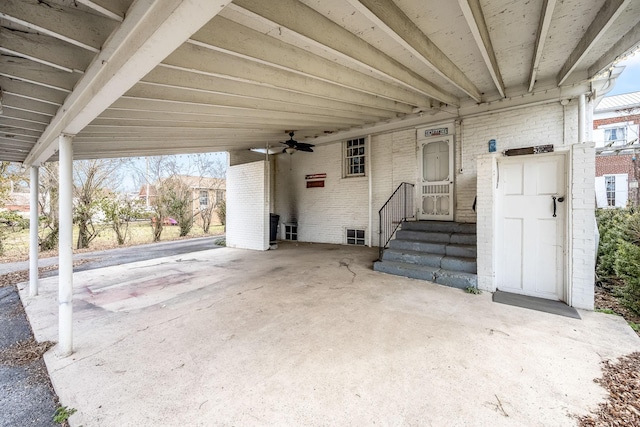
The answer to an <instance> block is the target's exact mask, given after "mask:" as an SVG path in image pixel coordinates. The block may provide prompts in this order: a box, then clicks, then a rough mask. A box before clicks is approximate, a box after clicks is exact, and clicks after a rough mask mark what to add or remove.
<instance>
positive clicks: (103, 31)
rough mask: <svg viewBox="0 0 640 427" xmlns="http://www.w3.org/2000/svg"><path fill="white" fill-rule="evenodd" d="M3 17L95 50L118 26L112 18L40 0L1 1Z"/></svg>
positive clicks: (0, 12)
mask: <svg viewBox="0 0 640 427" xmlns="http://www.w3.org/2000/svg"><path fill="white" fill-rule="evenodd" d="M0 18H4V19H6V20H8V21H11V22H15V23H16V24H20V25H22V26H25V27H27V28H30V29H32V30H35V31H38V32H39V33H41V34H45V35H47V36H50V37H54V38H56V39H59V40H62V41H65V42H67V43H71V44H73V45H75V46H78V47H81V48H83V49H87V50H89V51H92V52H98V51H99V50H100V47H101V46H102V44H103V43H104V41H105V40H106V38H107V37H108V36H109V34H110V33H111V32H112V31H113V30H114V29H115V28H116V26H117V22H115V21H113V20H111V19H107V18H101V17H100V16H96V15H93V14H89V13H86V12H82V11H79V10H77V9H74V8H69V7H63V6H56V7H49V6H48V5H47V4H46V3H44V2H39V1H37V0H2V1H1V2H0Z"/></svg>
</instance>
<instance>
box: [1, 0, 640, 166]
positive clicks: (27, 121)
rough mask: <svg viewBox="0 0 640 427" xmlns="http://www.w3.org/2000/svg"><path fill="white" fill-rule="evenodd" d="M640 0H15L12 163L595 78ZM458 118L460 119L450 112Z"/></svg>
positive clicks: (153, 148) (213, 142)
mask: <svg viewBox="0 0 640 427" xmlns="http://www.w3.org/2000/svg"><path fill="white" fill-rule="evenodd" d="M639 21H640V1H637V0H532V1H527V2H524V1H513V0H459V1H440V0H269V1H264V0H235V1H233V2H230V1H229V0H182V1H180V0H136V1H132V0H2V1H1V2H0V25H1V27H0V54H1V58H0V87H1V88H2V101H1V102H2V113H1V115H0V158H1V159H3V160H11V161H18V162H26V163H27V164H32V163H35V164H38V163H40V162H43V161H46V160H47V159H49V158H50V157H51V156H52V155H54V154H55V150H56V148H57V143H56V138H57V137H58V135H60V134H61V133H67V134H71V135H75V138H74V152H75V156H76V158H99V157H119V156H139V155H153V154H162V153H188V152H203V151H224V150H231V149H242V148H249V147H255V146H265V145H266V144H268V143H270V144H275V143H277V141H283V140H285V139H286V138H287V136H286V131H289V130H295V131H296V132H297V133H296V137H297V139H305V138H306V139H308V140H310V141H312V139H310V138H312V137H316V136H322V135H326V134H329V133H335V132H338V131H341V130H346V129H352V128H357V127H359V126H363V125H368V124H375V123H381V122H384V121H388V120H391V119H396V118H398V117H403V116H411V115H413V114H417V113H418V112H421V111H424V112H429V111H438V110H440V109H448V110H450V111H453V113H454V114H455V108H456V107H458V106H460V105H468V104H476V103H486V102H489V101H495V100H498V99H501V98H504V97H514V96H518V95H521V94H526V93H527V92H539V91H544V90H548V89H549V88H556V87H558V86H561V87H564V86H570V85H573V84H575V83H576V82H584V81H585V80H586V79H588V78H590V77H593V76H594V75H595V74H597V73H598V72H600V71H601V70H603V69H605V68H606V67H608V66H609V65H610V64H611V62H612V61H613V60H614V59H615V58H616V56H617V55H619V54H621V53H624V52H625V51H628V50H629V49H632V48H634V47H635V46H636V45H637V44H638V42H639V41H640V23H639ZM452 117H453V116H452Z"/></svg>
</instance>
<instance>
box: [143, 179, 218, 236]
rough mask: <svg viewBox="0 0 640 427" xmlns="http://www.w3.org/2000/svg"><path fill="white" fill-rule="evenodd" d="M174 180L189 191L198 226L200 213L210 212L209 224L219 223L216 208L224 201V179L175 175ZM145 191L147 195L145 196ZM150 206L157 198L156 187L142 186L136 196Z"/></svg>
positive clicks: (200, 220) (200, 221)
mask: <svg viewBox="0 0 640 427" xmlns="http://www.w3.org/2000/svg"><path fill="white" fill-rule="evenodd" d="M175 179H178V180H180V182H182V183H183V184H185V185H186V186H188V187H189V189H190V191H191V200H192V210H193V216H194V219H195V221H196V223H198V224H202V216H201V215H200V212H201V211H207V210H208V211H211V212H212V218H211V223H212V224H217V223H219V222H220V219H219V218H218V214H217V213H216V208H217V207H218V205H219V203H220V202H221V201H223V200H225V199H226V180H225V179H224V178H210V177H200V176H189V175H177V176H176V177H175ZM147 191H149V194H148V196H147ZM138 197H139V198H140V199H142V200H145V201H146V203H147V205H150V204H152V203H153V202H154V200H155V199H156V198H157V197H158V192H157V188H156V185H149V186H143V187H142V188H141V189H140V193H139V196H138Z"/></svg>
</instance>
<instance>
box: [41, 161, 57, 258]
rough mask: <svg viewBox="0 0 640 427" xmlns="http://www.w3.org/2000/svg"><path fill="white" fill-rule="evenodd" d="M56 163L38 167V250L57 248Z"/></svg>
mask: <svg viewBox="0 0 640 427" xmlns="http://www.w3.org/2000/svg"><path fill="white" fill-rule="evenodd" d="M58 182H59V181H58V162H49V163H45V164H43V165H42V166H41V167H40V183H39V188H40V191H39V193H40V197H39V200H38V203H39V204H40V220H41V231H40V250H43V251H50V250H54V249H56V248H57V247H58V236H59V231H60V217H59V213H58V201H59V185H58Z"/></svg>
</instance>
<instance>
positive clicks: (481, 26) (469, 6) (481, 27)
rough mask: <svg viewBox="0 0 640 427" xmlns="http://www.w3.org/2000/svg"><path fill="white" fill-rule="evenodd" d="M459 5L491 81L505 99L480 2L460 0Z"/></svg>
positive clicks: (478, 0)
mask: <svg viewBox="0 0 640 427" xmlns="http://www.w3.org/2000/svg"><path fill="white" fill-rule="evenodd" d="M458 3H459V4H460V8H461V9H462V14H463V15H464V17H465V19H466V20H467V24H468V25H469V29H470V30H471V34H473V38H474V39H475V41H476V44H477V45H478V49H480V53H481V54H482V58H483V59H484V63H485V64H486V65H487V69H488V70H489V74H491V79H492V80H493V83H494V84H495V86H496V88H497V89H498V92H499V93H500V96H501V97H503V98H504V96H505V92H504V82H503V81H502V74H500V67H499V66H498V60H497V59H496V54H495V51H494V50H493V45H492V43H491V37H490V34H489V28H487V23H486V22H485V20H484V14H483V13H482V7H481V6H480V0H458Z"/></svg>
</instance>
